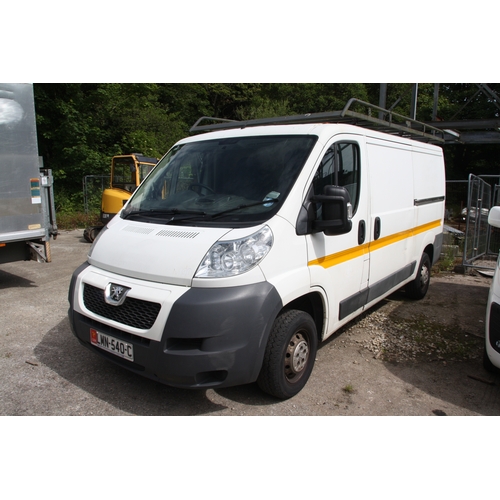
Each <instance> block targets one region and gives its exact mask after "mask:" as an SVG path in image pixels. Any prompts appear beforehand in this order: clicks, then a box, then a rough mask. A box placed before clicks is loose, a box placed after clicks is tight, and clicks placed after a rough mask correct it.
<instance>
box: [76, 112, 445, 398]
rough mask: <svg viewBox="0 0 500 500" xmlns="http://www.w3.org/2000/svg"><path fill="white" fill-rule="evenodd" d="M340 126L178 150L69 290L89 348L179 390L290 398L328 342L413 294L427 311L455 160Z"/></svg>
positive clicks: (316, 123)
mask: <svg viewBox="0 0 500 500" xmlns="http://www.w3.org/2000/svg"><path fill="white" fill-rule="evenodd" d="M343 113H344V114H343V115H342V116H341V115H340V114H336V113H332V114H326V113H323V114H318V115H305V116H303V117H289V118H281V119H269V120H260V121H252V122H241V123H223V124H215V125H213V126H209V127H210V128H212V129H216V130H213V131H210V132H208V133H206V134H202V135H196V136H194V137H189V138H186V139H183V140H182V141H180V142H178V143H177V144H176V145H175V146H174V147H173V148H172V149H171V150H170V151H169V152H168V153H167V154H166V155H165V156H164V157H163V158H162V159H161V160H160V162H159V163H158V165H157V166H156V167H155V169H154V170H153V171H152V172H151V174H150V175H149V176H148V177H147V178H146V179H145V181H144V182H143V183H142V184H141V186H139V188H138V189H137V190H136V191H135V193H134V194H133V196H132V197H131V199H130V200H129V202H128V203H127V205H126V206H125V207H124V208H123V209H122V211H121V212H120V214H119V216H117V217H115V218H114V219H113V220H112V221H111V222H109V223H108V224H107V226H106V227H105V229H104V230H103V231H101V233H100V234H99V238H98V240H96V242H95V243H94V245H93V247H92V248H91V250H90V252H89V256H88V262H86V263H85V264H84V265H82V266H81V267H80V268H79V269H78V270H77V271H76V272H75V273H74V275H73V279H72V282H71V286H70V292H69V299H70V310H69V317H70V323H71V325H72V328H73V332H74V334H75V335H76V336H77V338H78V339H79V340H80V342H81V343H82V344H83V345H85V346H86V347H88V348H90V349H93V350H94V351H95V352H97V353H99V354H101V355H103V356H105V357H107V358H108V359H110V360H112V361H114V362H116V363H119V364H121V365H122V366H125V367H127V368H129V369H130V370H132V371H135V372H136V373H140V374H142V375H145V376H148V377H151V378H153V379H155V380H159V381H162V382H164V383H167V384H170V385H174V386H177V387H189V388H196V387H198V388H207V387H225V386H230V385H237V384H245V383H250V382H254V381H258V383H259V385H260V387H261V388H262V389H263V390H264V391H266V392H268V393H270V394H272V395H274V396H276V397H279V398H289V397H292V396H294V395H295V394H297V393H298V392H299V391H300V390H301V389H302V387H304V385H305V383H306V382H307V379H308V378H309V375H310V373H311V371H312V368H313V365H314V359H315V356H316V349H317V346H318V344H319V342H321V341H323V340H325V339H327V338H328V337H329V336H331V335H332V334H333V333H334V332H335V331H337V330H338V329H339V328H340V327H341V326H342V325H344V324H345V323H347V322H348V321H350V320H351V319H353V318H355V317H356V316H358V315H359V314H361V313H362V312H363V311H365V310H366V309H367V308H369V307H370V306H372V305H374V304H376V303H377V302H379V301H380V300H382V299H383V298H384V297H387V296H388V295H389V294H391V293H392V292H394V291H395V290H397V289H399V288H401V287H405V289H406V291H407V293H408V294H409V296H411V297H412V298H416V299H421V298H423V297H424V296H425V294H426V292H427V289H428V287H429V280H430V271H431V266H432V264H433V263H434V262H436V261H437V260H438V258H439V255H440V251H441V246H442V236H443V218H444V203H445V168H444V160H443V152H442V149H441V148H440V147H439V146H436V145H433V144H429V143H427V142H426V141H431V140H435V141H437V140H439V138H438V135H439V134H440V133H441V132H439V131H435V130H431V131H428V130H425V129H424V127H425V126H424V125H423V124H420V125H419V124H418V122H414V123H413V124H412V128H411V129H409V128H408V127H404V126H399V125H396V126H395V127H393V125H394V123H390V124H389V123H388V122H387V121H381V120H377V119H375V121H374V125H375V127H376V128H381V127H384V128H387V129H388V130H389V131H391V132H394V131H395V130H396V132H397V134H395V135H390V134H388V133H384V132H380V131H375V130H371V129H367V128H365V127H360V126H355V125H350V124H346V123H342V119H343V118H344V117H345V116H346V113H345V110H344V111H343ZM352 118H355V119H358V120H359V117H357V116H356V114H353V116H352ZM339 121H340V122H341V123H338V122H339ZM331 122H333V123H331ZM391 122H392V120H391ZM194 130H195V131H198V130H199V127H198V126H197V127H196V128H195V129H194ZM401 133H402V134H403V135H407V134H409V133H412V134H413V135H414V136H415V137H418V138H419V139H421V141H416V140H412V139H410V138H408V137H404V136H401V135H400V134H401Z"/></svg>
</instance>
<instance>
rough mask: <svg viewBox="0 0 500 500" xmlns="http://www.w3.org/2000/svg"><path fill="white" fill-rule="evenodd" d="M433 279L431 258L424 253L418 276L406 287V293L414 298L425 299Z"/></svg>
mask: <svg viewBox="0 0 500 500" xmlns="http://www.w3.org/2000/svg"><path fill="white" fill-rule="evenodd" d="M430 281H431V259H430V258H429V255H428V254H426V253H424V254H423V255H422V259H421V260H420V266H419V268H418V272H417V276H416V277H415V279H414V280H413V281H410V283H408V284H407V285H406V287H405V290H406V294H407V295H408V296H409V297H410V298H412V299H417V300H420V299H423V298H424V297H425V294H426V293H427V290H428V289H429V284H430Z"/></svg>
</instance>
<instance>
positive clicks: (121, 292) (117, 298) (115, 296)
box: [104, 283, 130, 306]
mask: <svg viewBox="0 0 500 500" xmlns="http://www.w3.org/2000/svg"><path fill="white" fill-rule="evenodd" d="M129 291H130V288H127V287H126V286H122V285H117V284H116V283H108V284H107V285H106V288H105V290H104V300H105V302H106V304H110V305H112V306H121V305H122V304H123V301H124V300H125V297H126V295H127V293H128V292H129Z"/></svg>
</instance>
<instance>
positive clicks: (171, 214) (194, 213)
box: [123, 208, 207, 224]
mask: <svg viewBox="0 0 500 500" xmlns="http://www.w3.org/2000/svg"><path fill="white" fill-rule="evenodd" d="M200 215H202V216H205V215H207V214H206V212H203V211H201V210H179V209H177V208H173V209H171V210H153V209H151V210H135V211H133V212H130V213H128V214H125V215H124V217H123V218H124V219H129V218H133V217H141V218H145V219H148V218H150V217H151V218H154V219H158V220H162V221H166V223H167V224H168V223H169V222H175V221H180V220H186V219H193V218H196V217H199V216H200ZM177 216H180V217H177Z"/></svg>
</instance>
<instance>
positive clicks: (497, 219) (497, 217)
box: [488, 207, 500, 227]
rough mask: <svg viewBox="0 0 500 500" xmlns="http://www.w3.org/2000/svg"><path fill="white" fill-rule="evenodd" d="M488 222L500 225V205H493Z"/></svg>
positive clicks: (492, 224)
mask: <svg viewBox="0 0 500 500" xmlns="http://www.w3.org/2000/svg"><path fill="white" fill-rule="evenodd" d="M488 224H489V225H490V226H493V227H500V207H492V208H491V210H490V213H489V214H488Z"/></svg>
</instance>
